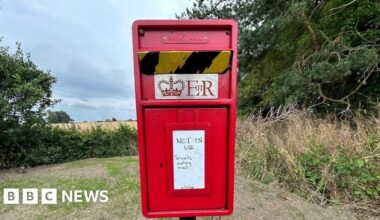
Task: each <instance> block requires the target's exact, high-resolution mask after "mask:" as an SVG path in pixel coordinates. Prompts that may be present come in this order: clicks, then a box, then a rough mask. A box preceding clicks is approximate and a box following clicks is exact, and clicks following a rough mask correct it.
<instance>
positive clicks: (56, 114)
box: [46, 110, 74, 123]
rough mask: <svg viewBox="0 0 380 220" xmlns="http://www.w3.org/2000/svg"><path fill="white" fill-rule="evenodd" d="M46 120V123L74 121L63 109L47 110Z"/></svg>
mask: <svg viewBox="0 0 380 220" xmlns="http://www.w3.org/2000/svg"><path fill="white" fill-rule="evenodd" d="M46 121H47V122H48V123H69V122H72V121H74V120H73V119H71V118H70V115H69V114H67V112H65V111H50V110H49V111H47V118H46Z"/></svg>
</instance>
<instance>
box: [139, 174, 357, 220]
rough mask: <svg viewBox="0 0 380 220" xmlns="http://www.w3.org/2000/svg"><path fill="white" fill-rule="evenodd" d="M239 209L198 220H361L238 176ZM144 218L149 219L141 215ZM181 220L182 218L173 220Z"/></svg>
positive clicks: (337, 209)
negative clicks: (227, 213)
mask: <svg viewBox="0 0 380 220" xmlns="http://www.w3.org/2000/svg"><path fill="white" fill-rule="evenodd" d="M234 205H235V210H234V213H233V215H232V216H226V217H221V218H219V217H213V218H212V217H207V218H197V219H199V220H206V219H226V220H227V219H234V220H235V219H236V220H277V219H281V220H297V219H300V220H309V219H310V220H325V219H326V220H335V219H336V220H351V219H357V218H355V216H354V215H353V213H351V212H350V211H348V210H345V209H342V208H338V207H328V208H323V207H320V206H318V205H316V204H313V203H310V202H307V201H305V199H303V198H301V197H299V196H297V195H295V194H293V193H289V192H286V191H285V190H283V189H281V188H280V187H278V186H277V185H275V184H269V185H263V184H259V183H257V182H255V181H252V180H248V179H245V178H244V177H241V176H236V180H235V204H234ZM140 219H146V218H143V217H142V216H140ZM173 219H178V218H173Z"/></svg>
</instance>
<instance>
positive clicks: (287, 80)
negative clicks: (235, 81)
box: [178, 0, 380, 113]
mask: <svg viewBox="0 0 380 220" xmlns="http://www.w3.org/2000/svg"><path fill="white" fill-rule="evenodd" d="M178 17H182V18H232V19H235V20H237V21H238V24H239V31H240V33H239V35H240V36H239V105H240V110H242V111H243V112H246V113H248V112H250V109H251V108H252V107H261V108H264V109H269V108H270V107H272V106H280V105H282V104H288V103H297V104H299V106H301V107H305V108H309V110H311V111H313V112H325V111H330V112H335V113H345V112H351V110H361V109H364V110H365V111H368V110H373V107H374V106H376V103H377V101H378V97H380V89H379V88H380V86H379V85H380V75H379V63H380V56H379V55H380V53H379V49H380V31H379V29H380V3H379V2H376V1H370V0H363V1H357V0H351V1H348V0H330V1H325V0H302V1H295V0H280V1H264V0H257V1H249V0H217V1H215V0H195V1H194V4H193V7H192V8H188V9H186V11H185V12H183V13H182V14H181V15H180V16H178ZM331 88H334V89H331Z"/></svg>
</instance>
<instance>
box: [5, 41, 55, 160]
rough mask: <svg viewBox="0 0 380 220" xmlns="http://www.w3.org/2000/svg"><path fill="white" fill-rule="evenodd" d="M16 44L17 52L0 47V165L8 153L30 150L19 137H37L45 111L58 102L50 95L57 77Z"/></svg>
mask: <svg viewBox="0 0 380 220" xmlns="http://www.w3.org/2000/svg"><path fill="white" fill-rule="evenodd" d="M16 45H17V48H16V51H15V52H14V53H11V52H10V51H9V47H4V46H0V166H4V161H6V160H9V158H7V156H8V155H7V153H6V152H9V151H11V152H18V154H22V153H23V152H24V151H28V150H29V149H26V148H27V146H23V145H19V143H20V142H22V141H20V140H24V139H34V138H35V136H33V134H34V133H33V130H34V129H38V128H39V127H40V126H43V123H44V121H43V118H42V116H43V113H44V110H45V109H46V108H47V107H49V106H51V105H52V104H54V103H55V102H56V100H53V99H52V98H51V96H52V91H51V86H52V84H53V83H55V81H56V80H55V78H54V77H53V76H52V75H51V74H50V72H49V71H47V72H46V71H43V70H40V69H38V67H37V66H36V65H35V64H34V63H33V62H32V60H31V58H30V54H25V53H24V52H23V51H22V50H21V45H20V43H17V44H16ZM15 133H22V134H23V136H17V135H14V134H15Z"/></svg>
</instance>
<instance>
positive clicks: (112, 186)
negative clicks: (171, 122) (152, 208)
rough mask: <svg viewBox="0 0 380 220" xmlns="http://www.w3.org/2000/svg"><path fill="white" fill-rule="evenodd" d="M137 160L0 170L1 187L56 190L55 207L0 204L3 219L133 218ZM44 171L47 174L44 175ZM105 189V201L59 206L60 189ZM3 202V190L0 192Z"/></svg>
mask: <svg viewBox="0 0 380 220" xmlns="http://www.w3.org/2000/svg"><path fill="white" fill-rule="evenodd" d="M137 160H138V159H137V157H132V156H131V157H113V158H103V159H95V158H94V159H87V160H81V161H75V162H70V163H65V164H59V165H49V166H39V167H35V168H31V169H30V170H29V171H28V172H27V173H24V174H18V173H15V169H11V170H6V171H2V173H1V174H0V189H3V188H27V187H28V188H38V189H41V188H57V189H58V204H57V205H41V204H39V205H3V204H2V203H0V216H2V218H4V219H25V218H28V219H46V218H48V219H57V218H58V219H62V218H66V219H73V218H75V219H82V218H88V219H90V218H91V219H92V217H93V216H96V217H97V218H98V219H111V218H118V219H136V218H137V217H138V216H139V215H140V199H139V195H140V193H139V192H140V185H139V180H138V163H137ZM47 171H48V172H47ZM76 189H77V190H108V197H109V201H108V202H107V203H100V202H95V203H93V202H91V203H87V202H83V203H69V202H65V203H62V202H61V201H62V200H61V194H60V192H61V191H62V190H65V191H69V190H76ZM0 200H1V201H2V200H3V190H1V191H0Z"/></svg>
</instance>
